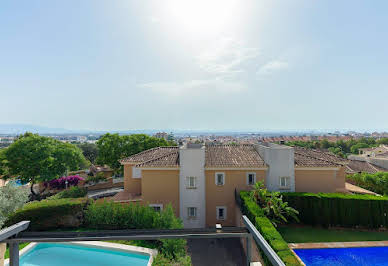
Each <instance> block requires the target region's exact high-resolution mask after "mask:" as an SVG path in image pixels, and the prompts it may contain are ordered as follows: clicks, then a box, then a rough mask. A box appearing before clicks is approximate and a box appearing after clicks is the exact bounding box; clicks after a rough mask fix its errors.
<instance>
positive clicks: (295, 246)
mask: <svg viewBox="0 0 388 266" xmlns="http://www.w3.org/2000/svg"><path fill="white" fill-rule="evenodd" d="M288 246H289V247H290V248H291V249H320V248H362V247H386V246H388V241H356V242H316V243H289V244H288Z"/></svg>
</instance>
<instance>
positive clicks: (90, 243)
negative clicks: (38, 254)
mask: <svg viewBox="0 0 388 266" xmlns="http://www.w3.org/2000/svg"><path fill="white" fill-rule="evenodd" d="M53 243H61V244H65V245H66V244H68V245H71V244H73V245H74V244H75V245H79V246H90V247H95V248H104V249H109V250H116V251H130V252H132V253H136V254H143V255H144V254H147V255H149V256H150V258H149V260H148V264H147V266H151V265H152V262H153V260H154V258H155V257H156V255H157V254H158V251H157V250H156V249H151V248H145V247H139V246H132V245H125V244H118V243H110V242H104V241H73V242H53ZM37 244H38V243H37V242H32V243H30V244H28V245H27V246H25V247H24V248H23V249H21V250H20V251H19V257H21V256H22V255H24V254H25V253H26V252H28V251H29V250H31V249H32V248H34V247H35V246H36V245H37ZM4 265H5V266H6V265H9V258H8V259H6V260H4Z"/></svg>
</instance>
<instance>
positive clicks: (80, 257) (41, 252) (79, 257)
mask: <svg viewBox="0 0 388 266" xmlns="http://www.w3.org/2000/svg"><path fill="white" fill-rule="evenodd" d="M148 260H149V256H148V255H140V254H136V253H126V252H122V251H112V250H107V249H99V248H94V247H85V246H79V245H71V244H59V243H41V244H37V245H36V246H35V247H34V248H33V249H31V250H29V251H28V252H27V253H25V254H24V255H23V256H21V258H20V266H35V265H36V266H37V265H39V266H69V265H71V266H81V265H82V266H86V265H93V266H103V265H104V266H108V265H109V266H110V265H131V266H146V265H147V264H148Z"/></svg>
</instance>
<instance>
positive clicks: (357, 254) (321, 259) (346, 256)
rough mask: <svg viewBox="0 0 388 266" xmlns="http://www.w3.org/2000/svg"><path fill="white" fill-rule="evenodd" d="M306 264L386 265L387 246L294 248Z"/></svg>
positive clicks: (387, 259) (387, 265) (320, 265)
mask: <svg viewBox="0 0 388 266" xmlns="http://www.w3.org/2000/svg"><path fill="white" fill-rule="evenodd" d="M294 252H295V253H296V254H297V255H298V256H299V258H300V259H301V260H302V261H303V262H304V263H305V264H306V266H323V265H330V266H340V265H341V266H342V265H362V266H372V265H373V266H374V265H380V266H388V247H359V248H319V249H294Z"/></svg>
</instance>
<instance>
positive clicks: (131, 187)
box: [124, 164, 141, 194]
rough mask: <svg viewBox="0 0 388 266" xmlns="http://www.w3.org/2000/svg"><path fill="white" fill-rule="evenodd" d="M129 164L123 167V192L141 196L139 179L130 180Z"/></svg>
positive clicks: (130, 168)
mask: <svg viewBox="0 0 388 266" xmlns="http://www.w3.org/2000/svg"><path fill="white" fill-rule="evenodd" d="M132 166H133V165H131V164H125V165H124V191H126V192H130V193H136V194H141V179H140V178H132Z"/></svg>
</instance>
